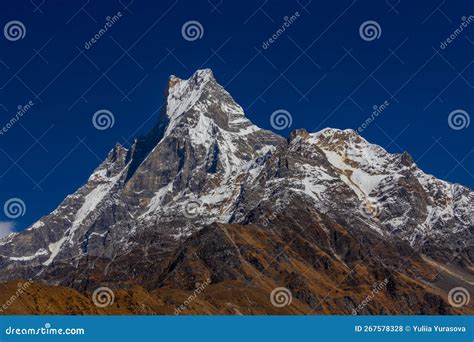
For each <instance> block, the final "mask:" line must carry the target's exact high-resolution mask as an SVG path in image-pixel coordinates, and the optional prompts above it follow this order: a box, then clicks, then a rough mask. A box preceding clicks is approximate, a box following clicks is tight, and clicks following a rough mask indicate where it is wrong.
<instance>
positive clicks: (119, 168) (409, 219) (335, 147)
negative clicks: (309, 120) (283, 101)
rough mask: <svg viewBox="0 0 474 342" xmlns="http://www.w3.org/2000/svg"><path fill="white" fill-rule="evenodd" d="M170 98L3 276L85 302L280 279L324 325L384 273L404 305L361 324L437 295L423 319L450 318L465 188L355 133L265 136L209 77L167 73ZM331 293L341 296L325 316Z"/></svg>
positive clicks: (6, 254)
mask: <svg viewBox="0 0 474 342" xmlns="http://www.w3.org/2000/svg"><path fill="white" fill-rule="evenodd" d="M165 97H166V99H165V100H166V102H165V105H164V109H163V112H162V113H161V114H160V118H159V120H158V122H157V124H156V126H155V128H154V129H153V130H152V131H151V132H150V133H149V134H148V135H147V136H145V137H142V138H139V139H137V140H136V141H135V143H134V144H133V145H132V146H131V147H130V148H129V149H126V148H124V147H123V146H121V145H119V144H117V145H116V146H115V147H114V148H113V149H112V151H111V152H110V153H109V154H108V156H107V158H106V160H105V161H104V162H103V163H102V164H101V165H100V166H99V167H98V168H97V169H96V170H95V171H94V172H93V174H92V175H91V176H90V178H89V180H88V182H87V183H86V184H85V185H84V186H83V187H81V188H80V189H78V190H77V191H76V192H75V193H74V194H72V195H69V196H68V197H67V198H66V199H65V200H64V201H63V202H62V203H61V204H60V205H59V206H58V208H57V209H56V210H54V211H53V212H52V213H51V214H49V215H47V216H45V217H43V218H41V219H40V220H39V221H38V222H36V223H35V224H34V225H32V226H31V227H29V228H28V229H27V230H26V231H24V232H22V233H20V234H12V235H10V236H8V237H6V238H4V239H3V240H0V280H11V279H30V278H32V279H37V280H41V281H44V282H46V283H48V284H50V285H62V286H67V287H72V288H75V289H78V290H80V291H90V290H93V289H95V288H96V287H98V286H101V285H106V286H110V287H112V288H120V287H123V288H128V287H132V286H134V285H140V286H143V287H144V288H145V289H146V290H147V291H155V290H157V289H161V288H165V287H166V288H168V287H169V288H173V289H179V290H191V289H192V288H193V284H195V283H196V282H197V281H199V282H202V281H203V279H207V278H210V279H212V283H213V286H214V285H218V284H220V283H224V282H229V281H232V282H238V283H239V284H241V286H243V288H241V289H240V290H241V291H244V292H245V289H246V287H251V285H243V284H254V287H257V289H259V291H264V292H267V291H268V290H270V291H271V289H270V288H272V287H276V286H278V284H279V283H284V284H285V285H287V286H288V287H289V288H290V289H294V291H295V295H296V298H298V300H300V301H301V302H302V303H304V305H309V307H310V308H311V310H313V311H315V312H319V313H335V312H340V313H349V312H350V311H351V310H353V309H354V306H355V304H356V303H357V302H358V301H359V300H360V297H364V291H367V286H368V287H370V285H371V284H373V283H375V282H377V281H380V280H381V279H385V278H386V277H388V278H390V279H391V284H392V285H391V286H393V287H394V288H398V289H401V290H403V293H406V296H407V298H405V297H403V296H398V295H394V294H395V293H396V291H395V290H393V291H395V292H394V293H393V295H392V296H390V295H388V297H387V298H388V299H387V304H386V305H388V306H390V305H391V308H392V309H390V310H389V309H388V306H385V307H382V308H378V309H374V310H375V311H374V310H373V311H369V313H373V312H378V313H390V312H394V313H395V312H396V313H400V312H404V310H408V309H409V308H410V307H412V306H413V305H415V306H416V305H420V306H421V305H423V304H422V303H423V300H426V298H427V297H426V296H432V295H433V296H435V297H429V298H432V299H433V298H436V299H433V301H432V303H433V306H429V309H426V311H425V312H422V311H419V310H418V311H417V312H419V313H420V312H421V313H452V312H455V311H452V310H451V309H450V308H448V306H447V304H446V302H445V300H444V299H442V296H443V294H445V293H446V292H447V291H449V289H450V288H449V286H450V284H452V283H453V282H454V283H455V282H457V281H459V282H460V283H461V284H462V285H463V286H466V287H469V288H471V287H472V281H473V269H472V265H473V249H472V246H473V244H472V233H473V226H474V223H473V221H474V215H473V214H474V205H473V204H474V193H473V192H472V191H470V190H469V189H467V188H465V187H462V186H460V185H453V184H449V183H447V182H444V181H441V180H438V179H436V178H434V177H433V176H430V175H427V174H425V173H423V172H422V171H421V170H420V169H419V168H418V167H417V166H416V164H415V163H414V161H413V160H412V158H411V157H410V156H409V155H408V154H406V153H404V154H390V153H388V152H386V151H385V150H384V149H383V148H381V147H379V146H376V145H372V144H370V143H368V142H367V141H366V140H364V139H363V138H362V137H360V136H359V135H357V134H356V133H355V132H354V131H352V130H338V129H330V128H328V129H324V130H322V131H320V132H317V133H312V134H310V133H308V132H306V131H305V130H297V131H294V132H293V133H292V134H291V135H290V137H289V138H288V139H284V138H282V137H280V136H278V135H276V134H274V133H272V132H270V131H266V130H263V129H260V128H258V127H257V126H255V125H254V124H252V123H251V122H250V120H248V118H246V117H245V114H244V112H243V110H242V108H241V107H240V106H239V105H238V104H237V103H235V101H234V100H233V98H232V97H231V96H230V95H229V94H228V93H227V92H226V91H225V89H224V88H223V87H222V86H220V85H219V84H218V83H217V81H216V80H215V79H214V77H213V74H212V72H211V71H210V70H199V71H197V72H196V73H195V74H194V75H193V76H192V77H191V78H189V79H188V80H181V79H179V78H177V77H175V76H171V77H170V79H169V81H168V87H167V91H166V96H165ZM248 241H251V243H248ZM265 241H267V242H266V243H264V242H265ZM290 250H291V253H290V252H289V251H290ZM367 264H368V265H370V267H369V266H368V265H367ZM434 265H440V266H441V267H443V268H439V267H438V268H437V267H436V266H434ZM150 270H152V271H150ZM354 270H357V272H355V271H354ZM428 270H430V271H428ZM453 274H455V275H456V276H454V278H453ZM433 275H435V276H434V277H433ZM381 277H382V278H381ZM316 279H319V280H321V279H323V281H322V283H319V282H317V281H316ZM453 279H454V280H453ZM341 287H343V288H344V289H345V290H344V291H347V293H346V297H347V298H346V297H344V298H345V299H343V300H342V299H341V302H338V303H336V302H333V303H332V304H331V305H326V304H325V302H323V299H324V300H326V299H327V298H324V297H327V295H326V294H329V295H330V296H334V292H335V291H339V290H340V289H341ZM410 289H411V290H410ZM410 291H412V293H410ZM324 293H326V294H324ZM434 294H436V295H434ZM403 298H405V299H403ZM423 298H425V299H423ZM430 301H431V300H430ZM388 303H390V304H388ZM404 303H405V304H404ZM406 303H410V304H409V305H406ZM337 305H342V306H343V307H344V308H345V309H341V310H340V311H338V310H339V309H337V310H336V306H337ZM384 305H385V304H384ZM267 309H268V308H267ZM239 310H242V307H240V309H239ZM211 312H214V311H212V310H211ZM299 312H300V313H301V312H307V311H305V310H302V311H299Z"/></svg>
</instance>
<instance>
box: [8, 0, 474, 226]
mask: <svg viewBox="0 0 474 342" xmlns="http://www.w3.org/2000/svg"><path fill="white" fill-rule="evenodd" d="M246 3H248V4H244V2H243V1H229V0H224V1H221V0H210V1H184V0H179V1H174V0H171V1H170V0H166V1H161V0H160V1H151V0H149V1H145V0H135V1H131V2H130V0H122V2H119V1H115V0H112V1H90V2H88V1H85V0H84V1H83V0H81V1H59V0H32V1H31V2H30V0H17V1H2V2H1V3H0V24H1V27H0V28H3V27H4V25H5V24H6V23H8V22H10V21H12V20H19V21H21V22H22V23H23V24H24V26H25V28H26V35H25V37H24V38H23V39H20V40H17V41H9V40H7V39H5V37H4V35H0V83H1V84H2V87H1V88H0V89H1V90H0V104H1V106H0V128H1V127H3V126H4V125H5V124H6V123H7V122H8V121H9V120H10V119H11V117H12V116H13V115H14V112H15V109H16V108H17V106H18V105H24V104H26V103H27V102H28V101H30V100H31V101H33V102H34V106H33V108H32V109H31V110H29V111H28V112H27V113H26V114H25V115H24V116H23V117H22V118H21V120H19V121H18V122H17V123H16V124H15V125H14V126H13V127H11V128H10V129H9V130H8V131H7V132H6V133H4V134H3V135H0V204H1V207H3V203H4V202H5V201H7V200H8V199H10V198H13V197H14V198H21V199H22V200H23V201H24V202H25V204H26V207H27V210H26V213H25V215H24V216H22V217H20V218H18V219H17V220H16V229H17V230H21V229H23V228H25V227H26V226H27V225H29V224H31V223H32V222H33V221H34V220H36V219H38V218H39V217H40V216H42V215H45V214H47V213H48V212H50V211H51V210H53V209H54V208H55V207H56V206H57V205H58V204H59V203H60V202H61V200H62V199H63V198H64V197H65V196H66V195H67V194H70V193H72V192H74V191H75V190H76V189H77V188H78V187H79V186H81V185H82V184H83V183H84V182H85V181H86V180H87V178H88V176H89V175H90V173H91V172H92V170H93V169H94V168H95V167H96V166H97V165H98V164H99V163H100V160H101V159H103V158H104V157H105V156H106V154H107V152H108V151H109V150H110V149H111V148H112V147H113V145H114V144H115V142H117V141H118V142H121V143H123V144H125V145H126V146H127V147H128V146H129V145H130V143H131V142H132V141H133V139H134V138H135V137H137V136H138V135H140V134H144V133H146V132H147V131H148V130H149V129H150V128H151V127H152V126H153V124H154V122H155V120H156V118H157V111H156V110H157V108H158V107H159V106H160V105H161V104H162V101H163V91H164V87H165V84H166V81H167V78H168V76H169V75H170V74H175V75H178V76H180V77H182V78H187V77H189V76H190V75H191V74H192V73H193V72H194V71H195V70H196V69H197V68H203V67H208V68H212V69H213V71H214V74H215V76H216V78H217V80H218V81H219V82H220V83H221V84H223V85H225V86H226V88H227V89H228V90H229V92H230V93H231V94H232V95H233V96H234V98H235V99H236V100H237V102H239V103H240V104H241V105H242V107H244V109H245V110H246V112H247V115H248V116H249V117H250V118H251V120H252V121H254V122H255V123H256V124H257V125H259V126H260V127H263V128H267V129H272V127H271V125H270V121H269V118H270V115H271V114H272V112H273V111H275V110H277V109H285V110H287V111H288V112H290V113H291V116H292V119H293V123H292V126H291V127H290V128H288V129H285V130H283V131H280V132H279V133H281V134H282V135H285V136H286V135H288V133H289V132H290V131H291V130H292V129H296V128H300V127H304V128H306V129H308V130H309V131H316V130H320V129H321V128H324V127H328V126H329V127H337V128H353V129H356V128H357V127H359V126H360V125H361V123H362V122H364V121H365V120H366V118H367V117H368V116H370V113H371V111H372V107H373V106H374V105H380V104H382V103H383V102H384V101H386V100H387V101H389V103H390V105H389V106H388V108H387V109H386V110H385V111H384V112H383V113H382V114H380V115H379V116H378V117H377V119H376V120H375V121H374V122H372V123H371V124H370V125H369V126H368V127H367V128H366V129H365V130H364V131H363V132H362V135H363V136H364V137H365V138H366V139H368V140H369V141H371V142H373V143H377V144H379V145H381V146H383V147H385V148H386V149H387V150H388V151H390V152H402V151H403V150H406V151H408V152H409V153H410V154H411V155H412V156H413V157H414V159H415V160H416V162H417V163H418V164H419V166H420V167H421V168H422V169H423V170H425V171H426V172H428V173H431V174H434V175H435V176H437V177H439V178H441V179H446V180H448V181H451V182H457V183H461V184H464V185H467V186H469V187H470V188H474V179H473V173H474V168H473V165H474V153H472V150H473V144H472V136H473V134H472V132H473V127H474V123H471V124H470V126H469V127H466V128H464V129H461V130H453V129H451V128H450V127H449V125H448V115H449V113H451V112H452V111H453V110H456V109H462V110H465V111H466V112H467V113H468V115H469V116H470V117H472V115H474V103H473V98H474V97H473V92H474V89H473V86H474V65H471V64H470V63H472V60H473V56H474V45H473V44H474V30H473V28H474V22H472V23H471V24H470V25H468V27H466V28H464V30H463V32H462V33H461V34H459V35H458V36H457V37H456V38H455V40H454V41H453V42H452V43H450V44H449V45H448V46H447V47H446V48H445V49H443V50H442V49H440V43H441V42H442V41H444V40H446V39H447V38H448V37H449V36H450V35H451V34H452V33H453V32H454V30H455V29H456V28H458V27H459V25H460V24H461V22H462V17H463V16H465V17H469V15H474V11H473V9H474V2H473V1H472V0H459V1H450V2H449V3H446V4H442V1H437V0H436V1H432V0H424V1H409V0H400V1H396V0H391V1H387V2H385V1H382V0H381V1H353V0H340V1H314V0H313V1H309V0H300V2H294V1H271V0H268V1H262V0H257V1H247V2H246ZM35 4H36V5H35ZM124 5H125V6H128V7H127V8H124ZM438 6H439V7H438ZM81 8H83V9H82V10H81ZM118 11H121V13H122V14H123V16H122V18H120V20H119V21H118V22H117V23H115V24H114V25H113V27H112V28H111V29H110V30H109V31H108V32H107V33H105V34H104V35H103V36H102V37H101V38H100V39H99V41H98V42H96V43H95V44H94V45H93V46H92V47H91V48H90V49H89V50H85V49H84V44H85V42H87V41H89V40H90V39H91V38H92V37H93V36H94V35H95V34H96V33H97V32H98V31H99V30H100V29H101V27H103V26H104V24H105V22H106V19H105V18H106V17H107V16H113V15H115V14H116V13H117V12H118ZM297 11H298V12H299V17H298V18H297V19H296V21H294V22H293V24H292V25H291V26H290V27H289V28H288V29H287V30H286V31H285V32H284V34H282V35H281V36H279V38H278V39H277V40H276V41H275V42H274V43H273V44H271V45H270V46H269V47H268V48H267V49H263V48H262V44H263V42H264V41H266V40H268V38H270V37H271V36H272V35H273V34H274V33H275V32H276V31H277V30H278V29H279V27H281V25H282V24H283V21H284V17H285V16H291V15H293V14H294V13H295V12H297ZM189 20H196V21H198V22H199V23H200V24H201V25H202V27H203V28H204V33H203V36H202V38H201V39H198V40H195V41H187V40H185V39H183V36H182V34H181V27H182V26H183V24H184V23H185V22H187V21H189ZM368 20H374V21H376V22H377V23H378V24H379V25H380V27H381V35H380V37H379V39H376V40H373V41H365V40H363V39H361V37H360V35H359V27H360V25H361V24H362V23H363V22H365V21H368ZM2 32H3V30H2ZM79 49H80V50H83V54H80V51H79ZM257 50H259V51H260V52H259V51H257ZM436 50H438V53H439V54H438V53H437V52H436ZM102 108H105V109H108V110H110V111H111V112H112V113H113V114H114V117H115V125H114V126H113V127H112V128H110V129H108V130H104V131H100V130H97V129H95V128H94V126H93V125H92V123H91V118H92V115H93V114H94V113H95V112H96V111H97V110H99V109H102ZM45 132H46V133H45ZM80 139H84V140H82V141H83V143H81V142H80V141H81V140H80ZM392 139H395V141H392ZM435 139H436V140H435ZM438 139H439V140H438ZM12 160H13V161H14V162H13V161H12ZM0 221H9V219H8V218H7V217H5V215H4V213H3V210H1V211H0Z"/></svg>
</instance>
